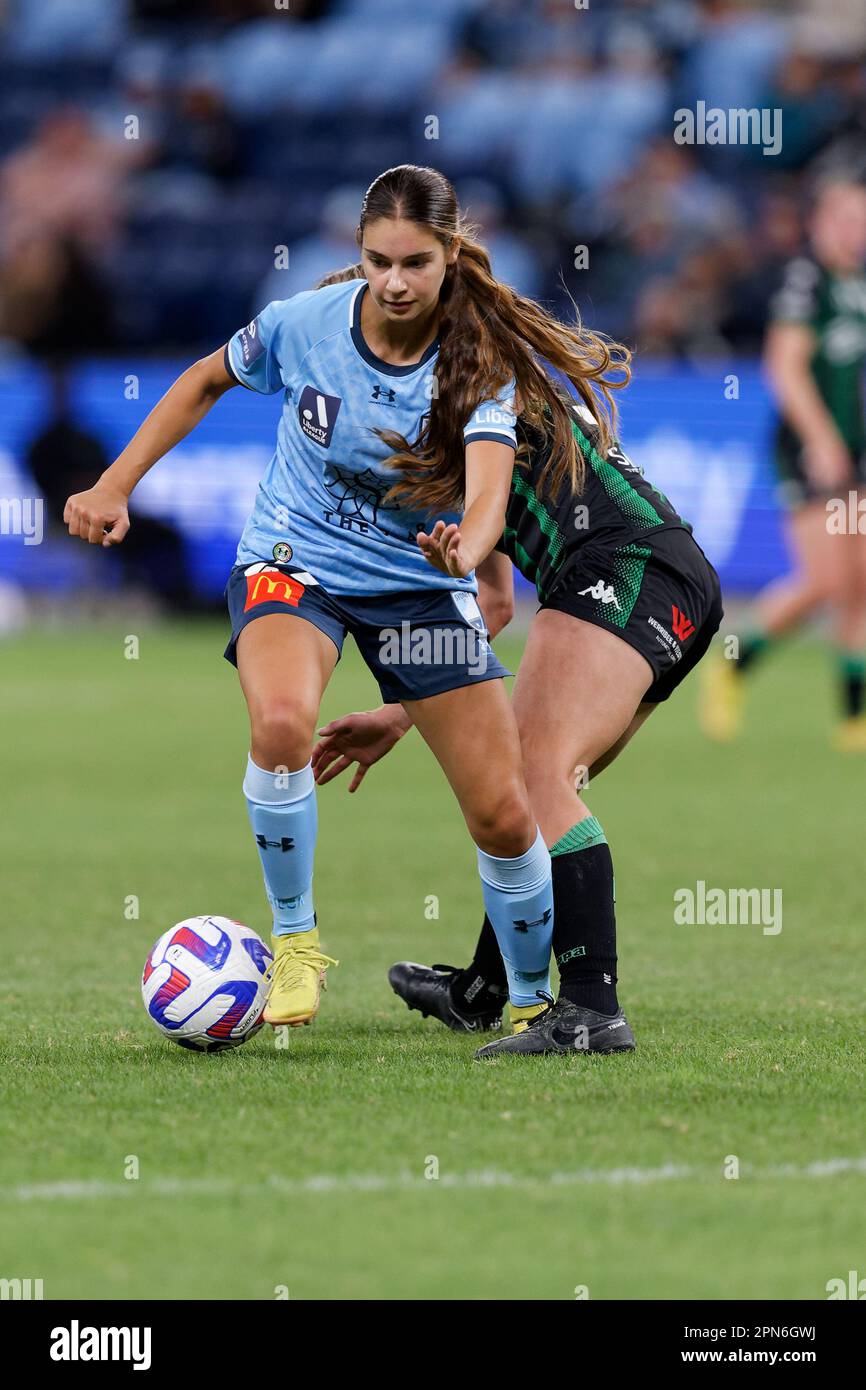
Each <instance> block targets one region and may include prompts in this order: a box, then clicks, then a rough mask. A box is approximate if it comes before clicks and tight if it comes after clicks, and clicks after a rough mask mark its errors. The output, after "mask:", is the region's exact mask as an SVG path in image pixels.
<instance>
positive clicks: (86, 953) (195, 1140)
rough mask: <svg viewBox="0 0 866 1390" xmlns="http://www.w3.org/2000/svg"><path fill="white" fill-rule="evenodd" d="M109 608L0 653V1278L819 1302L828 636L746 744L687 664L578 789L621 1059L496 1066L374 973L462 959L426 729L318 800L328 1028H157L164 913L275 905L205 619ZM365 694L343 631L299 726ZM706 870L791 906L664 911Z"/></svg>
mask: <svg viewBox="0 0 866 1390" xmlns="http://www.w3.org/2000/svg"><path fill="white" fill-rule="evenodd" d="M125 635H126V632H125V630H124V628H123V627H122V626H117V627H105V628H101V629H99V630H91V631H87V632H72V633H70V634H66V635H61V634H55V635H47V634H44V633H42V634H40V633H31V634H28V635H25V636H23V637H21V638H18V639H16V640H13V641H8V642H7V643H6V644H5V645H4V646H3V649H2V660H3V670H4V678H3V683H2V693H0V704H2V711H3V730H4V739H3V751H2V754H0V758H2V786H3V861H4V872H3V901H2V929H3V957H2V977H0V1011H2V1012H0V1030H2V1032H0V1037H2V1060H3V1066H2V1082H0V1085H2V1105H0V1124H2V1147H0V1276H2V1277H4V1278H16V1277H18V1278H34V1279H35V1278H42V1279H43V1281H44V1291H45V1297H46V1298H49V1299H50V1298H76V1297H87V1298H117V1297H120V1298H136V1297H141V1298H163V1299H166V1298H188V1297H205V1298H226V1297H228V1298H239V1299H273V1298H274V1297H276V1296H283V1297H284V1296H286V1295H288V1296H289V1297H290V1298H292V1299H346V1298H359V1299H366V1298H389V1299H396V1298H408V1299H418V1298H438V1299H442V1298H445V1299H449V1298H470V1299H475V1298H481V1299H483V1298H496V1297H505V1298H521V1299H524V1298H529V1299H534V1298H550V1299H573V1298H574V1297H575V1290H580V1289H583V1288H585V1289H586V1290H588V1294H589V1297H590V1298H658V1297H660V1298H678V1297H697V1298H726V1297H727V1298H732V1297H744V1298H754V1299H762V1298H794V1299H811V1298H825V1297H826V1292H825V1285H826V1283H827V1280H829V1279H831V1278H834V1277H843V1278H845V1277H846V1276H847V1271H848V1270H849V1269H858V1268H859V1269H860V1270H861V1271H862V1268H863V1251H864V1237H866V1216H864V1211H866V1207H864V1201H863V1197H864V1192H866V1161H864V1155H866V1137H864V1099H863V1094H864V1087H863V1067H864V1047H863V1040H862V1007H863V976H864V969H863V963H862V962H863V956H862V931H863V911H862V909H863V886H862V864H863V840H862V836H863V831H862V824H863V822H862V801H863V777H864V763H863V761H862V760H857V759H856V758H849V759H845V758H843V757H841V756H840V755H837V754H835V753H832V752H831V751H830V750H829V747H828V733H829V730H830V728H831V724H832V718H833V709H832V695H833V692H832V690H831V687H830V681H829V677H830V668H829V663H828V661H827V658H826V656H825V654H824V653H823V652H822V650H821V649H820V648H819V647H818V646H817V645H811V644H808V643H806V644H803V645H802V646H797V647H792V648H789V649H786V650H785V651H783V652H781V653H779V654H778V655H777V656H775V657H773V658H770V659H769V660H768V662H767V665H766V667H765V668H763V669H761V670H760V671H759V672H758V673H756V675H755V677H754V682H753V685H752V687H751V694H752V702H751V708H750V719H749V724H748V729H747V732H746V735H745V736H744V738H743V740H742V742H741V743H739V744H738V745H736V747H734V748H731V749H719V748H716V747H712V746H709V745H707V744H706V743H705V742H704V741H703V739H702V737H701V735H700V734H699V733H698V731H697V728H696V725H695V718H694V708H695V696H696V690H695V688H694V687H695V681H691V682H687V684H686V686H685V687H684V688H683V690H681V691H680V692H679V693H678V694H677V695H676V696H675V697H674V698H673V700H672V701H671V702H670V703H669V704H668V706H667V707H665V708H663V709H662V710H661V711H660V712H659V713H658V714H656V715H655V716H654V717H653V719H652V720H651V721H650V723H649V725H648V726H647V728H646V729H645V730H644V731H643V732H642V733H641V734H640V736H639V737H638V738H637V740H636V741H635V742H634V744H633V745H632V746H631V748H630V749H629V750H628V751H627V753H626V754H625V755H624V757H623V758H622V759H621V761H620V762H619V763H618V764H617V765H616V766H615V767H614V768H612V769H611V770H610V771H608V772H607V773H606V774H604V776H603V777H601V778H600V779H599V780H598V782H597V783H596V784H593V785H591V787H590V788H589V793H588V800H589V803H590V805H591V806H592V808H593V810H594V812H595V814H596V815H598V816H599V818H600V819H601V821H602V824H603V825H604V826H605V828H606V831H607V834H608V838H609V840H610V842H611V845H612V848H613V853H614V860H615V864H616V870H617V894H618V915H619V929H620V995H621V998H622V1001H623V1003H624V1005H625V1007H626V1009H627V1012H628V1015H629V1018H630V1020H631V1022H632V1025H633V1027H634V1029H635V1033H636V1035H637V1039H638V1051H637V1052H636V1053H635V1054H633V1055H631V1056H623V1057H611V1058H593V1057H586V1056H575V1057H572V1058H549V1059H543V1060H542V1059H519V1058H518V1059H510V1060H509V1059H504V1060H502V1061H499V1062H497V1063H495V1064H493V1065H490V1064H487V1065H482V1064H481V1063H475V1062H474V1061H473V1060H472V1054H473V1051H474V1049H475V1046H476V1042H475V1040H473V1039H472V1038H469V1037H466V1038H463V1037H457V1036H455V1035H453V1034H451V1033H449V1032H447V1031H446V1030H445V1029H444V1028H442V1027H441V1026H440V1025H438V1024H435V1023H434V1022H432V1021H427V1022H422V1020H421V1018H420V1016H419V1015H417V1014H410V1013H409V1012H408V1011H407V1010H406V1008H405V1006H404V1005H403V1004H402V1003H401V1002H400V1001H399V1000H398V999H397V998H396V997H395V996H394V995H393V994H392V993H391V991H390V989H389V987H388V983H387V979H386V971H387V967H388V966H389V964H390V963H391V962H392V961H394V960H398V959H401V958H406V957H408V958H411V959H415V960H422V961H428V962H429V961H433V960H437V961H439V960H445V961H453V962H455V963H460V962H463V961H464V960H465V959H467V953H468V951H469V950H470V948H471V945H472V943H473V942H474V939H475V935H476V932H477V929H478V926H479V923H480V919H481V899H480V891H479V887H478V884H477V880H476V876H475V869H474V856H473V851H472V847H471V845H470V844H469V841H468V838H467V836H466V834H465V831H464V828H463V824H462V820H461V818H460V816H459V813H458V811H457V809H456V806H455V805H454V804H453V803H452V800H451V796H450V792H449V790H448V788H447V786H446V785H445V783H444V779H443V778H442V776H441V774H440V773H439V771H438V769H437V768H436V766H435V764H434V763H433V761H432V759H431V758H430V756H429V755H428V754H427V752H426V750H425V749H424V748H423V746H422V744H421V742H420V740H419V739H418V737H417V735H415V734H411V735H410V736H409V737H408V738H407V739H405V740H404V741H403V743H401V745H400V746H399V748H398V749H397V750H396V751H395V752H394V753H393V754H392V755H391V756H390V757H389V758H388V759H387V760H386V762H385V763H383V764H382V765H381V766H380V767H378V768H375V769H374V770H373V771H372V772H371V773H370V774H369V776H368V778H367V780H366V782H365V784H364V786H363V787H362V788H361V790H360V791H359V792H358V793H357V795H356V796H354V797H349V796H348V795H347V794H346V790H345V783H344V782H341V781H338V782H336V783H334V784H333V785H331V786H329V787H326V788H324V789H323V790H322V792H321V793H320V815H321V831H320V848H319V853H318V861H317V875H316V896H317V907H318V911H319V921H320V926H321V932H322V940H323V945H324V948H325V949H326V950H327V951H328V952H329V953H330V954H332V955H336V956H338V957H339V958H340V960H341V962H342V963H341V965H340V967H339V969H338V970H333V971H331V972H330V989H329V990H328V993H327V994H326V995H325V997H324V1001H323V1007H322V1011H321V1014H320V1017H319V1019H318V1021H317V1022H316V1024H315V1025H314V1026H313V1027H312V1028H309V1029H299V1030H294V1031H292V1032H291V1033H290V1034H289V1035H288V1037H287V1042H288V1045H287V1046H286V1047H284V1048H281V1047H277V1046H276V1045H275V1043H276V1038H275V1035H274V1034H273V1033H272V1032H271V1030H269V1029H268V1030H265V1031H263V1032H262V1033H261V1034H259V1036H258V1037H257V1038H255V1039H254V1040H253V1041H252V1042H251V1043H249V1044H247V1046H245V1047H244V1048H242V1049H240V1050H238V1051H236V1052H230V1053H224V1054H219V1055H216V1056H199V1055H195V1054H191V1053H189V1052H186V1051H184V1050H183V1049H181V1048H179V1047H176V1046H173V1045H172V1044H171V1043H169V1042H167V1041H164V1040H163V1039H162V1038H161V1037H160V1036H159V1035H158V1034H157V1033H156V1031H155V1030H154V1028H153V1026H152V1025H151V1023H150V1022H149V1020H148V1019H147V1017H146V1016H145V1013H144V1011H143V1008H142V1005H141V1001H140V996H139V975H140V970H141V966H142V963H143V961H144V957H145V954H146V952H147V950H148V948H149V947H150V945H151V944H152V942H153V941H154V940H155V939H156V937H157V936H158V935H159V934H160V933H161V932H162V931H164V930H165V929H166V928H167V927H168V926H170V925H171V924H172V923H173V922H175V921H177V920H178V919H180V918H183V917H187V916H190V915H194V914H197V913H203V912H211V913H222V914H226V915H228V916H233V917H237V918H239V919H241V920H244V921H247V922H249V923H250V925H251V926H254V927H256V928H257V929H258V930H259V931H260V932H261V933H262V934H263V935H267V925H268V924H267V920H266V917H265V913H264V906H265V903H264V895H263V891H262V888H261V882H260V872H259V866H258V859H257V856H256V853H255V850H254V847H253V845H252V844H251V840H250V834H249V828H248V823H247V820H246V812H245V807H244V803H243V799H242V796H241V790H240V783H241V778H242V775H243V767H244V758H245V752H246V746H247V745H246V720H245V713H244V710H243V704H242V700H241V696H240V692H239V690H238V688H237V684H236V678H235V676H234V673H233V672H232V671H231V670H230V668H229V667H228V665H227V664H226V663H224V662H223V661H222V660H221V657H220V651H221V648H222V644H223V642H224V640H225V630H224V628H223V627H222V626H221V625H210V626H205V627H199V628H195V629H187V628H184V627H174V626H167V627H158V628H154V629H145V630H143V631H142V632H141V633H140V639H141V643H140V655H139V659H138V660H127V659H125V657H124V637H125ZM497 649H498V650H499V652H500V654H501V655H502V657H503V659H504V660H505V661H506V662H507V663H509V664H511V666H512V669H514V668H515V665H516V662H517V661H518V660H519V643H518V642H515V641H514V640H511V641H508V640H502V641H499V642H497ZM554 676H555V673H552V678H554ZM374 702H377V700H376V691H375V687H374V685H373V683H372V680H371V678H370V677H369V676H368V674H367V672H366V671H365V669H364V668H363V666H362V665H361V662H360V660H359V659H358V657H357V654H356V653H355V651H354V648H352V649H351V650H350V649H349V647H348V645H347V651H346V656H345V657H344V659H343V661H342V662H341V664H340V666H339V667H338V670H337V673H336V676H335V679H334V681H333V683H332V687H331V690H330V692H329V693H328V696H327V700H326V705H325V708H324V711H323V718H331V717H334V716H336V715H337V714H339V713H342V712H344V711H347V710H350V709H355V708H365V707H367V706H368V705H370V704H371V703H374ZM698 880H703V881H704V882H705V883H706V884H707V885H708V886H713V887H723V888H725V889H727V888H731V887H741V888H750V887H759V888H760V887H764V888H769V889H775V888H779V889H781V890H782V893H783V929H782V931H781V932H780V933H779V934H778V935H775V936H773V935H766V934H764V933H763V931H762V929H761V926H760V925H752V926H745V925H741V926H709V925H705V926H679V925H677V924H676V923H675V921H674V894H675V892H676V891H677V889H679V888H683V887H692V888H694V887H695V884H696V882H697V881H698ZM431 895H435V897H436V898H437V899H438V903H439V917H438V920H429V919H428V917H427V916H426V915H425V908H426V905H427V902H428V899H429V898H430V896H431ZM133 896H134V897H135V898H137V900H138V904H139V914H140V915H139V916H138V918H137V919H135V918H132V919H130V918H128V917H127V916H126V915H125V912H126V911H128V910H129V908H128V903H129V901H130V899H131V898H132V897H133ZM732 1156H733V1157H734V1158H736V1159H737V1160H738V1161H739V1165H740V1168H739V1171H740V1176H739V1178H738V1179H728V1178H726V1177H725V1176H724V1172H725V1165H726V1163H727V1164H728V1168H729V1171H730V1170H731V1168H732V1166H733V1165H732V1164H731V1157H732ZM133 1160H135V1162H134V1161H133ZM858 1160H860V1162H859V1164H858V1162H857V1161H858ZM136 1167H137V1171H138V1177H137V1178H128V1177H127V1176H126V1174H128V1173H133V1172H135V1171H136ZM437 1171H438V1177H435V1176H432V1175H433V1174H434V1173H436V1172H437ZM427 1175H430V1176H427Z"/></svg>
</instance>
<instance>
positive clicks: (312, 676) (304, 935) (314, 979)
mask: <svg viewBox="0 0 866 1390" xmlns="http://www.w3.org/2000/svg"><path fill="white" fill-rule="evenodd" d="M237 660H238V674H239V676H240V681H241V688H242V690H243V692H244V697H245V699H246V702H247V709H248V712H249V717H250V758H249V761H248V764H247V774H246V777H245V779H244V792H245V794H246V798H247V808H248V811H249V816H250V822H251V824H252V828H253V833H254V835H255V840H256V845H257V847H258V851H259V857H260V859H261V863H262V872H263V874H264V879H265V888H266V890H267V895H268V901H269V902H270V905H271V910H272V912H273V919H274V920H273V934H272V942H273V949H274V962H273V965H272V966H271V970H270V991H269V994H268V1003H267V1007H266V1009H265V1019H266V1020H267V1022H268V1023H273V1024H289V1025H290V1026H297V1025H299V1024H303V1023H310V1022H311V1021H312V1019H313V1018H314V1017H315V1015H316V1013H317V1012H318V1008H319V998H320V993H321V987H322V984H323V981H324V977H325V971H326V969H327V967H328V966H329V965H333V964H336V962H335V961H333V960H332V958H331V957H330V956H326V955H323V953H322V951H321V950H320V948H319V932H318V926H317V925H316V914H315V910H314V907H313V893H312V883H313V856H314V851H315V842H316V824H317V816H316V793H315V783H314V780H313V773H312V769H311V767H310V756H311V753H312V747H313V737H314V734H315V729H316V723H317V721H318V715H319V706H320V705H321V702H322V695H323V694H324V690H325V687H326V685H327V683H328V680H329V679H330V676H331V673H332V672H333V669H334V666H335V665H336V663H337V649H336V647H335V646H334V643H333V642H332V641H331V639H330V638H329V637H326V636H325V634H324V633H323V632H320V631H319V629H318V628H317V627H315V626H314V625H313V624H312V623H309V622H307V621H306V620H305V619H303V618H300V617H297V616H289V615H282V614H268V615H266V616H264V617H261V618H257V619H256V620H255V621H254V622H251V623H248V625H247V626H246V627H245V628H244V629H243V630H242V631H241V633H240V635H239V637H238V643H237Z"/></svg>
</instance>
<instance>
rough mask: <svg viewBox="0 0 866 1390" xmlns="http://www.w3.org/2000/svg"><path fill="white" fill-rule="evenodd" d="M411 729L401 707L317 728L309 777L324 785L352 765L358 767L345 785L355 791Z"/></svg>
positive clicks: (347, 716) (387, 707)
mask: <svg viewBox="0 0 866 1390" xmlns="http://www.w3.org/2000/svg"><path fill="white" fill-rule="evenodd" d="M411 727H412V720H411V719H410V718H409V716H408V714H407V713H406V711H405V710H404V709H403V707H402V705H382V706H381V708H379V709H371V710H365V711H364V712H363V713H360V714H344V715H343V716H342V718H341V719H334V720H333V721H332V722H331V723H330V724H326V725H325V726H324V728H322V729H319V735H320V738H319V742H318V743H317V744H316V746H315V748H314V749H313V776H314V777H315V779H316V782H317V783H318V785H319V786H320V787H321V786H324V785H325V783H326V782H331V781H333V779H334V778H335V777H339V775H340V773H341V772H345V771H346V768H347V767H351V766H352V764H353V763H357V764H358V766H357V768H356V769H355V774H354V776H353V778H352V780H351V782H350V783H349V791H350V792H354V791H357V790H358V788H359V787H360V785H361V783H362V782H363V780H364V778H365V777H366V775H367V769H368V768H371V767H372V766H373V764H374V763H377V762H379V760H380V758H384V756H385V754H386V753H390V751H391V749H392V748H393V747H394V745H395V743H399V742H400V739H401V738H402V737H403V735H404V734H405V733H407V732H408V730H409V729H411Z"/></svg>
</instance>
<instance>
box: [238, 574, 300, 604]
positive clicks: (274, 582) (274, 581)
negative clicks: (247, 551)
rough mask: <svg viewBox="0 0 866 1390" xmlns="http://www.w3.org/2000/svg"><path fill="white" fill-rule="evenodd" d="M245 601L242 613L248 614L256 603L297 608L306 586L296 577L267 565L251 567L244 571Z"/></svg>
mask: <svg viewBox="0 0 866 1390" xmlns="http://www.w3.org/2000/svg"><path fill="white" fill-rule="evenodd" d="M245 578H246V581H247V601H246V603H245V604H244V612H245V613H248V612H249V610H250V609H251V608H255V606H256V604H257V603H287V604H289V606H290V607H292V608H297V606H298V604H299V603H300V601H301V595H302V594H303V592H304V590H305V588H306V585H305V584H302V583H301V582H300V580H299V579H298V577H297V575H294V574H283V572H282V570H278V569H275V568H273V567H272V566H269V565H262V566H260V565H253V566H250V569H249V570H247V571H246V573H245Z"/></svg>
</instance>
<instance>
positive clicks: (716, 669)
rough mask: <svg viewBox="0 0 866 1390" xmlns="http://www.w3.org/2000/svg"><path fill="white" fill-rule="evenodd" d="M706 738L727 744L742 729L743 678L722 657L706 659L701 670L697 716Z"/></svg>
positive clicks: (731, 663) (732, 664)
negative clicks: (699, 700)
mask: <svg viewBox="0 0 866 1390" xmlns="http://www.w3.org/2000/svg"><path fill="white" fill-rule="evenodd" d="M699 719H700V725H701V728H702V729H703V731H704V733H705V734H706V736H707V738H711V739H714V740H715V741H716V743H729V742H730V741H731V739H734V738H736V737H737V735H738V734H739V733H740V730H741V729H742V726H743V677H742V676H741V675H738V674H737V672H736V670H735V669H734V663H733V662H732V661H728V660H726V659H725V658H724V657H722V658H720V659H717V660H715V661H713V660H709V661H708V662H707V664H706V666H705V668H704V675H703V683H702V688H701V704H700V713H699Z"/></svg>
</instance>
